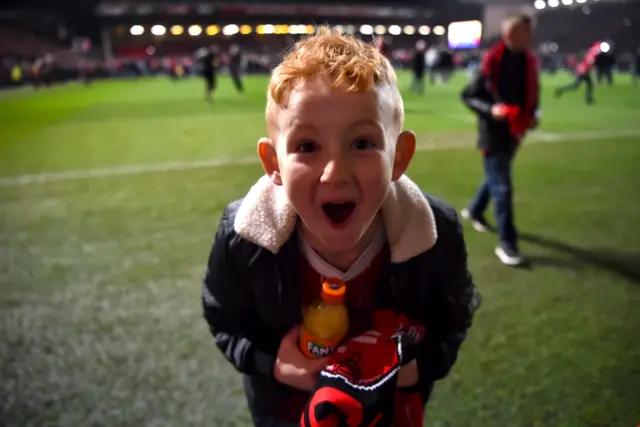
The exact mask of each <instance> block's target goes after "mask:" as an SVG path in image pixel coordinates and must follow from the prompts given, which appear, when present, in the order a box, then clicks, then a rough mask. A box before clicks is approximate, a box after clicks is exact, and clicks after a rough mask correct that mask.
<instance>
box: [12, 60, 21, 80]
mask: <svg viewBox="0 0 640 427" xmlns="http://www.w3.org/2000/svg"><path fill="white" fill-rule="evenodd" d="M11 81H12V82H13V84H14V85H20V84H21V83H22V67H21V66H20V64H14V65H13V67H11Z"/></svg>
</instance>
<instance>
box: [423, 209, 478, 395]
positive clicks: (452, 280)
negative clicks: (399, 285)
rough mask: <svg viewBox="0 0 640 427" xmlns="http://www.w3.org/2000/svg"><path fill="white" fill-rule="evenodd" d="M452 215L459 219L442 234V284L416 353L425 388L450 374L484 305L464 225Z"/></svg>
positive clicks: (435, 296)
mask: <svg viewBox="0 0 640 427" xmlns="http://www.w3.org/2000/svg"><path fill="white" fill-rule="evenodd" d="M451 215H453V216H454V218H455V219H454V220H451V219H449V220H447V221H446V222H447V224H446V227H447V228H448V230H442V232H440V234H441V239H442V244H443V247H441V248H440V249H441V252H440V254H439V258H440V259H439V261H438V262H439V264H440V265H441V267H440V269H439V271H438V273H437V274H435V277H434V278H433V279H432V280H437V281H438V285H436V286H437V291H436V292H435V294H434V295H432V298H431V301H430V302H429V305H428V307H426V310H427V313H426V318H427V325H426V326H427V331H426V335H425V338H424V340H423V341H422V343H421V344H420V345H419V346H418V348H417V351H416V353H417V354H416V361H417V363H418V372H419V375H420V380H419V386H420V387H421V388H430V387H432V384H433V382H434V381H436V380H439V379H441V378H444V377H445V376H446V375H447V374H448V373H449V371H450V370H451V368H452V367H453V365H454V363H455V362H456V359H457V357H458V350H459V348H460V345H461V344H462V342H463V341H464V339H465V338H466V336H467V330H468V329H469V328H470V327H471V324H472V318H473V315H474V313H475V311H476V310H477V308H478V307H479V305H480V295H479V294H478V292H477V290H476V287H475V285H474V283H473V280H472V277H471V274H470V272H469V270H468V267H467V251H466V245H465V243H464V237H463V232H462V225H461V224H460V221H459V220H458V218H457V215H456V214H455V211H454V212H452V213H451Z"/></svg>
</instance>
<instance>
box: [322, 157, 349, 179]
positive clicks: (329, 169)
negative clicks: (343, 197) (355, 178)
mask: <svg viewBox="0 0 640 427" xmlns="http://www.w3.org/2000/svg"><path fill="white" fill-rule="evenodd" d="M349 168H350V166H349V162H348V161H347V160H346V159H343V158H334V159H331V160H329V161H328V162H327V164H326V165H325V167H324V171H323V173H322V176H321V177H320V181H321V182H323V183H326V184H340V183H345V182H347V181H348V180H349V175H350V174H351V172H350V170H349Z"/></svg>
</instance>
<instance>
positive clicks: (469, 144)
mask: <svg viewBox="0 0 640 427" xmlns="http://www.w3.org/2000/svg"><path fill="white" fill-rule="evenodd" d="M443 136H444V137H445V138H446V135H443ZM620 137H640V129H628V130H623V129H621V130H612V131H592V132H579V133H567V134H554V133H547V132H540V131H535V132H532V133H531V135H530V136H529V137H528V138H527V140H526V141H525V144H526V145H530V144H541V143H556V142H567V141H576V142H577V141H589V140H594V139H602V138H620ZM441 138H442V137H441V136H439V135H437V134H434V135H433V140H434V141H438V142H437V143H434V142H431V143H430V142H429V141H428V140H427V141H425V142H424V143H420V144H419V145H418V147H417V149H418V150H420V151H426V150H455V149H462V148H474V147H475V136H474V135H473V134H471V133H470V134H469V139H468V140H462V139H456V140H453V141H447V142H446V143H445V142H440V141H442V139H441ZM257 163H259V161H258V156H245V157H216V158H213V159H205V160H194V161H186V162H167V163H155V164H146V165H144V164H143V165H132V166H116V167H110V168H98V169H87V170H75V171H65V172H49V173H39V174H25V175H18V176H12V177H6V178H0V187H14V186H20V185H29V184H46V183H50V182H57V181H77V180H82V179H91V178H107V177H114V176H131V175H140V174H146V173H154V172H176V171H187V170H193V169H203V168H215V167H222V166H231V165H249V164H257Z"/></svg>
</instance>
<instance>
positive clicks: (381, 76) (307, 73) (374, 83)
mask: <svg viewBox="0 0 640 427" xmlns="http://www.w3.org/2000/svg"><path fill="white" fill-rule="evenodd" d="M318 75H325V76H327V77H329V79H330V81H331V85H332V87H333V88H341V89H344V90H346V91H347V92H354V93H364V92H368V91H372V90H377V89H379V88H382V87H389V88H391V89H392V92H394V93H393V94H392V95H391V96H392V97H393V98H394V99H393V100H392V101H393V104H394V107H393V110H394V111H393V120H394V122H397V123H399V124H400V126H402V122H403V121H404V111H403V110H404V108H403V104H402V98H401V96H400V91H399V90H398V80H397V77H396V73H395V70H394V69H393V67H392V65H391V63H390V62H389V60H388V59H387V58H385V56H384V55H383V54H382V53H381V52H380V51H379V50H378V49H377V48H376V47H375V46H374V45H373V44H370V43H365V42H363V41H362V40H360V39H358V38H356V37H355V36H351V35H343V34H341V33H340V32H338V31H337V30H333V29H330V28H328V27H320V28H318V29H317V31H316V33H315V34H314V35H311V36H309V37H306V38H304V39H302V40H300V41H299V42H297V43H296V44H295V45H294V46H293V48H292V49H291V50H290V51H289V53H287V54H286V55H285V57H284V59H283V60H282V63H281V64H280V65H278V66H277V67H276V68H275V69H274V70H273V72H272V74H271V79H270V81H269V89H268V93H267V98H268V100H267V122H270V121H271V120H270V116H271V114H270V111H273V110H274V108H273V107H275V105H277V106H278V107H281V108H286V103H287V99H288V97H289V94H290V93H291V92H292V91H293V90H294V89H295V87H296V85H297V84H298V83H299V82H300V81H301V80H305V79H311V78H313V77H315V76H318ZM385 96H387V94H386V93H385ZM274 104H275V105H274Z"/></svg>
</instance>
